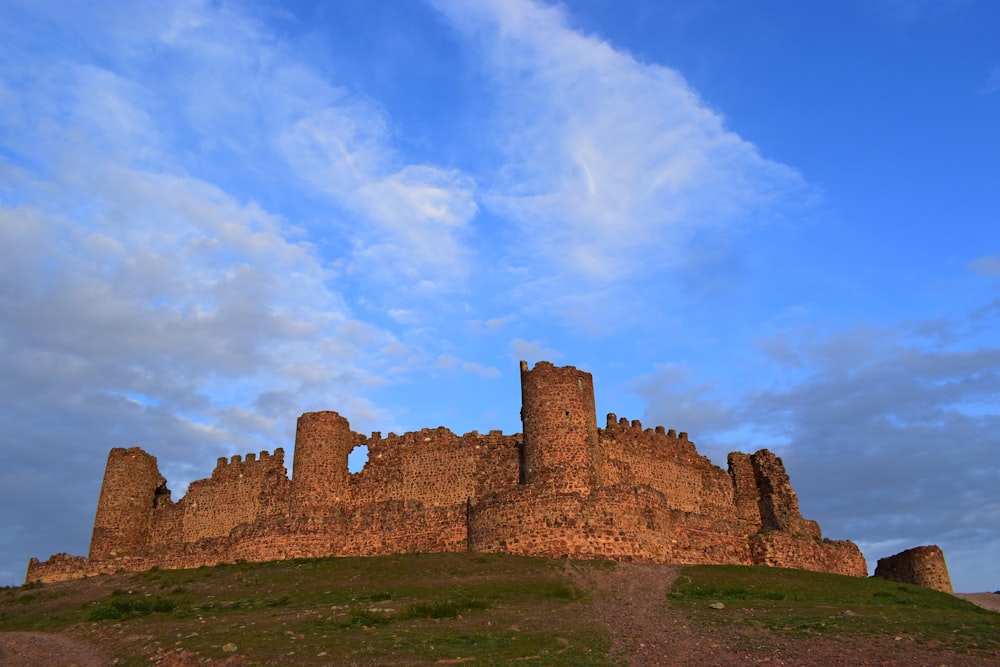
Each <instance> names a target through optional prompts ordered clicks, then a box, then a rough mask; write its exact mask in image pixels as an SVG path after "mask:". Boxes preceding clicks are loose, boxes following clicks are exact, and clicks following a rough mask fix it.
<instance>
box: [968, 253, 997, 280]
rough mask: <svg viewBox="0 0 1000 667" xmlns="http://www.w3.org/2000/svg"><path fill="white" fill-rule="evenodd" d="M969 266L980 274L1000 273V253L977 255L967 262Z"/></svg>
mask: <svg viewBox="0 0 1000 667" xmlns="http://www.w3.org/2000/svg"><path fill="white" fill-rule="evenodd" d="M969 268H970V269H972V271H973V272H974V273H978V274H979V275H981V276H995V275H998V274H1000V255H986V256H984V257H978V258H976V259H974V260H972V261H971V262H969Z"/></svg>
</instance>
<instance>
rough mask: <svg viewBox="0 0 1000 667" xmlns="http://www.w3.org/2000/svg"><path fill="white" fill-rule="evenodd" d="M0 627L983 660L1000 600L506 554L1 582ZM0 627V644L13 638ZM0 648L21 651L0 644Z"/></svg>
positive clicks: (523, 651)
mask: <svg viewBox="0 0 1000 667" xmlns="http://www.w3.org/2000/svg"><path fill="white" fill-rule="evenodd" d="M0 630H2V631H5V632H13V631H20V632H44V633H59V634H58V637H59V638H60V640H61V641H62V639H61V638H68V639H69V640H73V641H74V642H82V643H83V644H84V645H86V646H89V647H94V649H95V650H96V651H97V652H98V653H99V654H100V655H102V656H103V657H104V662H103V663H102V662H100V661H95V662H92V663H91V665H100V664H118V665H163V666H170V665H173V666H185V665H202V664H211V665H289V664H292V665H412V664H460V663H461V664H470V665H477V664H479V665H489V664H511V663H514V664H521V663H522V662H523V663H525V664H546V665H595V666H599V665H626V664H631V665H655V664H671V665H705V664H712V665H737V664H739V665H746V664H768V665H782V664H784V665H793V664H794V665H836V664H844V665H847V664H850V665H904V664H905V665H913V664H928V665H931V664H933V665H942V664H943V665H987V664H993V665H995V664H997V659H998V658H997V656H998V655H1000V614H996V613H992V612H989V611H985V610H983V609H980V608H978V607H976V606H974V605H972V604H969V603H968V602H965V601H963V600H960V599H958V598H957V597H955V596H952V595H948V594H945V593H941V592H938V591H933V590H930V589H925V588H920V587H917V586H911V585H907V584H899V583H895V582H889V581H884V580H878V579H862V578H857V577H847V576H842V575H836V574H827V573H816V572H805V571H798V570H788V569H783V568H770V567H747V566H730V565H722V566H671V565H658V564H648V563H644V564H639V563H615V562H611V561H574V560H567V559H558V560H557V559H546V558H534V557H523V556H513V555H507V554H404V555H395V556H383V557H373V558H322V559H313V560H304V559H302V560H294V561H282V562H269V563H254V564H251V563H237V564H229V565H218V566H215V567H200V568H196V569H187V570H152V571H147V572H141V573H119V574H113V575H101V576H96V577H90V578H87V579H81V580H76V581H67V582H59V583H53V584H43V585H28V586H23V587H19V588H11V589H6V590H5V591H3V592H2V593H0ZM0 636H4V637H6V643H5V640H0V651H2V650H3V648H2V647H3V646H5V645H6V646H8V647H12V646H13V647H15V648H16V647H18V646H23V644H18V643H16V642H13V643H12V642H10V639H11V636H10V635H0ZM36 641H41V639H37V638H36ZM61 646H62V649H61V650H63V651H72V653H70V654H69V655H70V656H71V657H72V659H73V661H74V662H75V663H76V664H79V665H80V666H81V667H84V666H85V665H87V664H88V663H87V662H85V660H86V659H87V654H86V653H85V652H84V651H83V650H82V649H74V648H67V646H80V645H79V644H75V645H74V644H69V645H67V644H62V645H61ZM58 648H59V647H58V646H57V647H56V649H58ZM43 650H48V651H52V650H53V648H52V645H51V644H49V645H47V646H45V647H43ZM0 658H2V659H0V662H3V664H12V665H16V664H19V663H17V662H15V661H14V660H15V659H16V658H15V657H14V656H13V655H12V654H11V653H10V652H8V653H7V654H6V656H5V654H4V653H2V652H0ZM55 659H56V657H55V656H53V655H51V654H49V655H47V658H46V660H47V664H51V665H58V663H57V662H53V661H54V660H55ZM21 664H31V663H30V662H26V663H21ZM67 664H68V663H67Z"/></svg>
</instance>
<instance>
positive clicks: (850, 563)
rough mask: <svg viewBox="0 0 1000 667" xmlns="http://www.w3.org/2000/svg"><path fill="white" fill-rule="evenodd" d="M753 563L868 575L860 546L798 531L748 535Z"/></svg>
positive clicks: (852, 574) (856, 575)
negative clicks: (805, 534) (807, 535)
mask: <svg viewBox="0 0 1000 667" xmlns="http://www.w3.org/2000/svg"><path fill="white" fill-rule="evenodd" d="M750 549H751V552H752V555H753V563H752V564H753V565H768V566H770V567H789V568H793V569H796V570H812V571H814V572H831V573H833V574H844V575H848V576H851V577H865V576H868V564H867V563H866V562H865V557H864V556H863V555H862V554H861V550H860V549H858V546H857V545H856V544H854V543H853V542H848V541H846V540H836V541H834V540H821V539H817V538H815V537H806V536H802V535H801V534H791V533H782V532H765V533H759V534H757V535H752V536H751V537H750Z"/></svg>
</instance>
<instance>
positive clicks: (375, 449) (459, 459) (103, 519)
mask: <svg viewBox="0 0 1000 667" xmlns="http://www.w3.org/2000/svg"><path fill="white" fill-rule="evenodd" d="M520 370H521V399H522V400H521V420H522V423H523V433H515V434H511V435H506V434H504V433H503V432H502V431H499V430H491V431H489V433H488V434H481V433H479V432H478V431H470V432H468V433H465V434H463V435H456V434H455V433H454V432H452V431H451V430H450V429H448V428H445V427H443V426H438V427H436V428H424V429H420V430H419V431H411V432H406V433H402V434H396V433H389V434H388V435H386V436H383V435H382V433H381V432H379V431H374V432H372V433H371V434H370V435H362V434H360V433H356V432H354V431H353V430H351V425H350V422H349V421H348V420H347V418H345V417H344V416H342V415H340V414H339V413H337V412H333V411H320V412H307V413H305V414H303V415H301V416H300V417H299V419H298V423H297V425H296V434H295V456H294V462H293V470H292V474H291V477H289V476H288V471H287V469H286V468H285V464H284V450H283V449H282V448H280V447H279V448H276V449H275V450H274V452H273V454H272V453H268V452H267V451H261V452H260V453H259V454H258V453H253V452H251V453H247V454H245V455H239V454H237V455H234V456H231V457H222V458H219V459H218V460H217V461H216V465H215V468H214V469H213V470H212V472H211V475H210V476H209V477H208V478H205V479H200V480H196V481H194V482H192V483H191V484H190V485H189V486H188V490H187V493H186V494H185V495H184V497H183V498H181V499H180V500H178V501H177V502H172V501H171V499H170V491H169V490H168V489H167V486H166V480H165V479H164V478H163V477H162V476H161V475H160V473H159V470H158V468H157V463H156V458H155V457H153V456H151V455H149V454H147V453H146V452H144V451H143V450H141V449H139V448H138V447H132V448H128V449H124V448H115V449H112V450H111V452H110V454H109V456H108V464H107V468H106V471H105V476H104V483H103V484H102V487H101V496H100V500H99V502H98V510H97V516H96V518H95V521H94V533H93V539H92V541H91V549H90V555H89V557H88V558H79V557H72V556H67V555H64V554H63V555H57V556H54V557H53V558H50V559H49V560H48V561H45V562H39V561H37V560H35V559H32V561H31V563H30V564H29V566H28V575H27V580H28V581H36V580H37V581H55V580H59V579H65V578H74V577H80V576H88V575H91V574H98V573H102V572H114V571H116V570H120V569H124V570H142V569H148V568H151V567H154V566H158V567H164V568H176V567H196V566H201V565H213V564H216V563H221V562H228V561H234V560H237V559H245V560H256V561H260V560H276V559H285V558H302V557H318V556H329V555H355V556H356V555H375V554H389V553H401V552H408V551H466V550H471V551H505V552H510V553H518V554H526V555H543V556H553V557H566V556H569V557H574V558H612V559H629V560H638V561H650V562H663V563H737V564H755V563H759V564H771V565H781V566H784V567H801V568H807V569H815V570H824V571H831V572H840V573H844V574H854V575H857V576H865V575H866V574H867V567H866V565H865V562H864V558H863V557H862V556H861V553H860V551H858V549H857V547H856V546H855V545H853V544H851V543H850V542H838V543H832V542H827V541H824V540H819V539H818V538H819V537H820V533H819V527H818V526H817V525H816V524H815V522H811V521H808V520H806V519H803V518H802V517H801V515H800V514H799V507H798V499H797V497H796V496H795V493H794V491H793V490H792V488H791V485H790V483H789V481H788V475H787V474H786V473H785V469H784V466H783V464H782V463H781V459H779V458H778V457H776V456H774V455H773V454H772V453H770V452H768V451H767V450H760V451H758V452H756V453H754V454H742V453H738V452H737V453H733V454H731V455H730V457H729V470H728V471H726V470H723V469H721V468H719V467H718V466H716V465H714V464H712V462H711V461H709V460H708V459H707V458H706V457H704V456H702V455H701V454H699V453H698V451H697V449H696V447H695V444H694V443H693V442H691V441H690V440H689V439H688V435H687V433H686V432H684V431H680V432H678V431H675V430H674V429H666V428H664V427H663V426H655V427H653V428H644V427H643V425H642V422H640V421H639V420H637V419H635V420H631V421H629V420H628V419H625V418H624V417H623V418H621V419H619V418H618V417H617V416H616V415H615V414H614V413H609V414H608V415H607V421H606V426H605V428H603V429H599V428H598V426H597V418H596V411H595V403H594V384H593V377H592V376H591V374H590V373H588V372H586V371H582V370H579V369H577V368H575V367H573V366H562V367H559V366H554V365H553V364H551V363H549V362H547V361H540V362H538V363H536V364H535V366H534V367H533V368H532V367H529V366H528V364H527V363H526V362H524V361H522V362H521V363H520ZM359 446H364V447H367V449H368V461H367V463H366V464H365V465H364V466H363V467H362V468H361V469H360V470H357V471H355V472H353V473H352V472H351V471H349V470H348V464H347V461H348V456H349V454H350V453H351V452H352V451H353V450H354V449H355V448H356V447H359Z"/></svg>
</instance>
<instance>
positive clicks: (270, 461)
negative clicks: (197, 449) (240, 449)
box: [212, 447, 285, 477]
mask: <svg viewBox="0 0 1000 667" xmlns="http://www.w3.org/2000/svg"><path fill="white" fill-rule="evenodd" d="M255 463H257V464H262V465H277V466H284V465H285V450H284V449H283V448H281V447H278V448H276V449H275V450H274V454H271V453H270V452H268V451H266V450H264V451H261V452H260V456H259V458H258V455H257V454H254V453H253V452H250V453H248V454H247V455H246V456H245V457H244V456H240V455H239V454H234V455H233V456H232V457H230V458H226V457H225V456H220V457H219V458H218V459H217V460H216V462H215V469H214V470H213V471H212V477H215V476H216V475H219V474H224V472H225V471H227V470H236V471H237V473H242V472H243V471H244V470H246V466H247V465H252V464H255Z"/></svg>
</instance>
